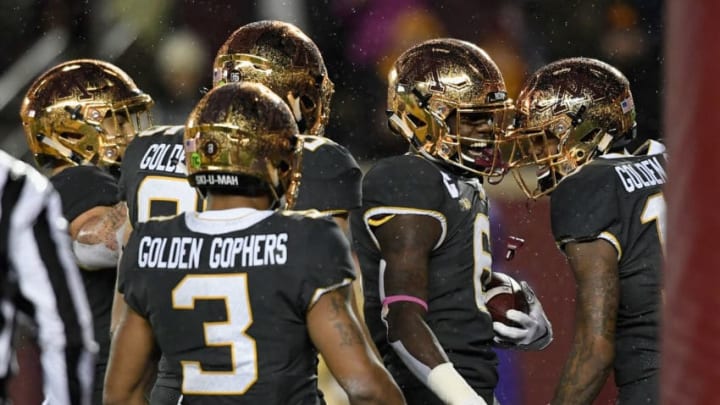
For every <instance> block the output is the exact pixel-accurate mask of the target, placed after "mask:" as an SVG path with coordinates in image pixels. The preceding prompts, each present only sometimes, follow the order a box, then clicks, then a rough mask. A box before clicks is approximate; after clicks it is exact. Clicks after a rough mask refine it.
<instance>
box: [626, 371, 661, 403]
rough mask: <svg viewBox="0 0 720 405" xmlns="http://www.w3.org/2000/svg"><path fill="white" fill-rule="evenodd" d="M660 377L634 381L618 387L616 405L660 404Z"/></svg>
mask: <svg viewBox="0 0 720 405" xmlns="http://www.w3.org/2000/svg"><path fill="white" fill-rule="evenodd" d="M659 379H660V376H659V375H658V374H655V375H654V376H652V377H649V378H646V379H643V380H639V381H635V382H632V383H630V384H625V385H623V386H620V387H618V399H617V404H618V405H656V404H659V403H660V383H659Z"/></svg>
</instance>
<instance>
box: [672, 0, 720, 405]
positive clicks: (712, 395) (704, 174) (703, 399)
mask: <svg viewBox="0 0 720 405" xmlns="http://www.w3.org/2000/svg"><path fill="white" fill-rule="evenodd" d="M666 4H667V25H666V39H667V40H666V49H665V55H666V57H665V68H666V71H665V78H666V82H667V85H666V91H665V99H664V101H665V106H664V108H665V112H664V118H665V119H664V132H665V134H666V135H665V136H666V141H667V145H668V149H669V160H668V164H669V167H668V172H669V182H668V185H667V188H666V198H667V203H668V218H667V229H668V233H667V243H668V245H667V252H668V256H667V263H666V267H665V273H664V275H665V307H664V309H665V313H664V318H663V322H664V331H663V333H664V334H663V349H662V350H663V365H662V374H661V381H662V383H661V387H662V399H663V404H687V405H694V404H698V405H700V404H703V405H704V404H717V403H720V390H718V387H717V385H718V382H719V381H720V343H718V342H719V341H718V338H717V336H719V335H720V321H718V320H717V319H715V318H714V315H712V314H713V313H714V312H715V309H716V308H717V307H718V306H720V294H718V287H717V286H718V285H719V284H720V255H719V254H718V252H717V249H718V248H717V240H716V239H715V237H716V235H717V232H718V229H720V211H719V210H718V209H717V206H716V205H715V204H716V201H717V199H716V198H715V196H716V195H717V188H718V185H719V184H720V183H719V182H718V180H717V176H718V173H720V159H718V151H719V150H720V142H718V136H719V135H718V134H720V115H719V114H718V106H720V100H719V96H718V95H720V78H719V77H718V75H720V42H719V41H718V37H719V36H720V29H718V18H720V2H718V1H717V0H697V1H692V2H687V1H685V0H670V1H667V3H666Z"/></svg>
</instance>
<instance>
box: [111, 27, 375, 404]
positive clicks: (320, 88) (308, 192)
mask: <svg viewBox="0 0 720 405" xmlns="http://www.w3.org/2000/svg"><path fill="white" fill-rule="evenodd" d="M245 81H252V82H259V83H262V84H264V85H265V86H267V87H268V88H270V89H271V90H273V91H275V92H276V93H277V94H278V95H280V96H281V97H282V98H283V100H284V101H285V102H286V103H287V104H288V106H290V107H291V109H292V111H293V116H294V117H295V120H296V122H297V125H298V127H299V128H300V131H301V133H302V134H303V135H301V138H302V141H303V149H304V152H303V165H302V168H301V171H302V176H303V181H302V183H301V185H300V186H299V190H298V197H297V201H296V203H295V209H296V210H309V209H315V210H318V211H320V212H321V213H323V214H325V215H329V216H332V217H333V219H335V221H336V222H337V223H338V225H340V227H341V228H342V229H343V231H344V232H346V233H347V230H348V224H347V222H348V212H349V211H350V210H351V209H355V208H358V207H360V189H361V184H360V183H361V178H362V172H361V170H360V168H359V166H358V164H357V162H356V161H355V159H354V158H353V157H352V155H351V154H350V152H349V151H348V150H347V149H346V148H344V147H343V146H341V145H339V144H337V143H335V142H333V141H332V140H330V139H328V138H325V137H324V136H323V135H324V133H325V125H326V124H327V121H328V118H329V116H330V100H331V97H332V93H333V83H332V81H331V80H330V78H329V76H328V73H327V69H326V67H325V62H324V61H323V58H322V54H321V53H320V50H319V49H318V47H317V45H316V44H315V43H314V42H313V41H312V40H311V39H310V38H309V37H308V36H307V35H305V33H303V32H302V31H301V30H300V29H298V28H297V27H295V26H294V25H292V24H289V23H285V22H280V21H259V22H253V23H250V24H247V25H244V26H242V27H240V28H239V29H237V30H236V31H235V32H233V33H232V34H231V35H230V36H229V37H228V39H227V40H226V41H225V43H224V44H223V45H222V46H221V47H220V49H219V50H218V52H217V56H216V58H215V62H214V70H213V85H214V86H221V85H224V84H226V83H230V82H245ZM183 130H184V128H183V126H169V127H168V126H162V127H160V126H159V127H155V128H151V129H150V130H148V131H145V132H144V133H141V134H140V135H139V136H138V137H136V138H135V140H133V142H131V143H130V146H129V147H128V150H127V153H126V155H125V158H124V160H123V165H122V170H121V172H122V175H121V178H120V199H121V200H125V201H127V204H128V213H129V217H130V222H131V224H136V223H137V222H138V221H141V222H142V221H147V219H148V218H150V217H152V216H157V215H172V214H176V213H180V212H183V211H191V210H202V208H203V204H204V201H203V199H202V198H201V197H200V196H199V195H198V194H197V191H196V190H195V189H194V188H192V187H190V186H189V184H188V183H187V180H186V179H185V176H186V175H185V170H186V164H187V162H185V156H184V154H182V153H181V151H182V148H183V146H182V138H183ZM351 294H353V293H352V292H351ZM116 302H117V303H118V304H116V308H115V309H114V312H115V314H117V313H119V312H120V309H119V308H117V305H120V303H121V302H122V300H119V299H116ZM352 303H353V305H356V304H355V300H354V299H353V300H352ZM357 312H359V311H357ZM114 319H117V316H114ZM115 324H116V322H115V320H114V321H113V325H115ZM363 327H364V324H363ZM160 368H161V370H160V373H161V374H162V373H163V370H162V368H163V364H162V362H161V364H160ZM161 382H162V381H161ZM156 389H162V386H158V385H156ZM164 396H167V397H171V396H172V395H171V393H170V392H168V393H167V394H166V395H164ZM170 402H172V400H168V403H170Z"/></svg>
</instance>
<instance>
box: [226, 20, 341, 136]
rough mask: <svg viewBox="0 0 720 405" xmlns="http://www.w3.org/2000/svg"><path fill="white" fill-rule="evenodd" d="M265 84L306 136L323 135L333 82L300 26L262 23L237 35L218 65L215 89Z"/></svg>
mask: <svg viewBox="0 0 720 405" xmlns="http://www.w3.org/2000/svg"><path fill="white" fill-rule="evenodd" d="M240 81H243V82H245V81H252V82H258V83H262V84H264V85H265V86H267V87H268V88H270V89H271V90H272V91H274V92H275V93H277V94H278V95H279V96H280V97H281V98H282V99H283V100H284V101H285V102H286V103H287V104H288V106H290V109H291V111H292V112H293V115H294V117H295V120H296V122H297V123H298V127H299V128H300V131H301V133H303V134H308V135H322V134H323V133H324V131H325V125H326V124H327V122H328V119H329V118H330V99H331V97H332V93H333V91H334V90H333V83H332V81H330V78H329V77H328V73H327V69H326V68H325V62H324V61H323V57H322V54H321V53H320V50H319V49H318V47H317V45H316V44H315V43H314V42H313V41H312V40H311V39H310V38H309V37H308V36H307V35H305V33H303V32H302V31H301V30H300V29H299V28H297V27H296V26H294V25H292V24H289V23H286V22H282V21H258V22H253V23H250V24H247V25H244V26H242V27H240V28H239V29H237V30H236V31H235V32H233V33H232V34H231V35H230V36H229V37H228V39H227V40H226V41H225V43H224V44H223V45H222V46H221V47H220V49H219V50H218V52H217V56H216V57H215V62H214V64H213V86H218V85H222V84H225V83H231V82H240Z"/></svg>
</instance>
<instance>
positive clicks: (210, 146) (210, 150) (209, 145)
mask: <svg viewBox="0 0 720 405" xmlns="http://www.w3.org/2000/svg"><path fill="white" fill-rule="evenodd" d="M204 146H205V154H206V155H208V156H212V155H214V154H215V153H217V144H216V143H215V142H213V141H208V142H206V143H205V145H204Z"/></svg>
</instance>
